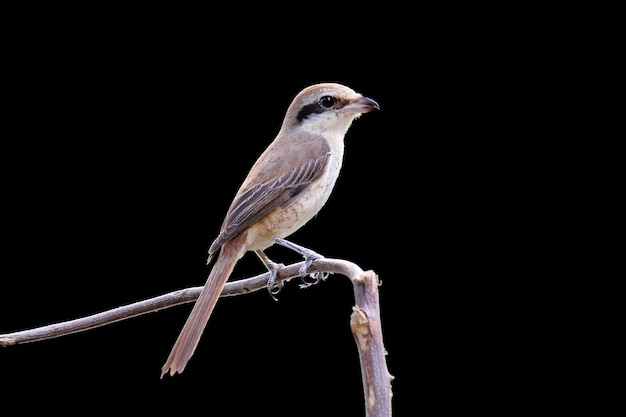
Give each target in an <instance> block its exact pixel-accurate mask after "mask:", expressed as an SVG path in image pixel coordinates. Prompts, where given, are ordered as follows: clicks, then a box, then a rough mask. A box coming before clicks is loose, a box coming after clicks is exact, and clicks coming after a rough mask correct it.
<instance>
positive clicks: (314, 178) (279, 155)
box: [161, 83, 378, 377]
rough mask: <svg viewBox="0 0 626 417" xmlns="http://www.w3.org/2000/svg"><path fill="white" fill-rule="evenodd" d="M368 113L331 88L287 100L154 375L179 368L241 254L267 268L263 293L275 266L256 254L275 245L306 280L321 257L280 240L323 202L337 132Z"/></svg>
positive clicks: (365, 104)
mask: <svg viewBox="0 0 626 417" xmlns="http://www.w3.org/2000/svg"><path fill="white" fill-rule="evenodd" d="M374 109H378V104H377V103H376V102H375V101H374V100H372V99H369V98H367V97H363V96H362V95H360V94H358V93H356V92H354V91H353V90H352V89H350V88H348V87H346V86H343V85H340V84H333V83H324V84H315V85H312V86H310V87H307V88H305V89H304V90H302V91H301V92H300V93H299V94H298V95H297V96H296V97H295V98H294V99H293V101H292V102H291V105H290V106H289V108H288V109H287V113H286V115H285V119H284V120H283V124H282V126H281V128H280V131H279V132H278V135H277V136H276V138H275V139H274V141H273V142H272V143H271V144H270V145H269V146H268V148H267V149H266V150H265V151H264V152H263V153H262V154H261V156H260V157H259V159H257V161H256V162H255V164H254V165H253V166H252V168H251V169H250V172H249V173H248V176H247V177H246V179H245V180H244V182H243V184H242V185H241V187H240V188H239V191H237V194H236V195H235V198H234V199H233V202H232V203H231V205H230V208H229V209H228V212H227V213H226V218H225V219H224V223H223V224H222V228H221V230H220V233H219V235H218V236H217V238H216V239H215V241H214V242H213V244H212V245H211V247H210V248H209V260H208V262H207V263H209V262H211V259H212V258H213V255H214V254H215V253H216V252H218V251H219V255H218V257H217V260H216V262H215V265H214V266H213V269H212V270H211V272H210V274H209V277H208V278H207V281H206V284H205V285H204V288H203V289H202V291H201V293H200V296H199V297H198V300H197V301H196V303H195V305H194V306H193V309H192V310H191V313H190V315H189V318H188V319H187V322H186V323H185V325H184V327H183V329H182V330H181V332H180V334H179V336H178V339H177V340H176V343H175V344H174V347H173V348H172V351H171V353H170V355H169V357H168V358H167V361H166V362H165V365H163V368H162V369H161V371H162V373H161V377H163V375H165V374H166V373H167V372H168V371H169V373H170V375H174V374H175V373H176V372H179V373H180V372H182V371H183V370H184V369H185V366H186V365H187V362H188V361H189V359H190V358H191V355H193V352H194V350H195V349H196V346H197V345H198V341H199V340H200V337H201V336H202V332H203V330H204V327H205V326H206V324H207V321H208V320H209V316H210V315H211V312H212V311H213V308H214V307H215V304H216V303H217V299H218V298H219V297H220V294H221V292H222V290H223V288H224V285H225V284H226V281H227V280H228V277H229V276H230V274H231V273H232V271H233V269H234V268H235V264H236V263H237V261H238V260H239V259H240V258H241V257H242V256H243V255H244V254H245V253H246V252H248V251H254V252H255V253H256V254H257V256H258V257H259V258H260V259H261V261H262V262H263V263H264V264H265V266H266V267H267V269H268V270H269V271H270V279H269V282H268V288H269V289H270V292H272V291H274V290H275V288H274V286H275V278H276V271H277V269H278V264H275V263H274V262H272V261H270V260H269V259H268V258H267V256H265V254H264V253H263V250H264V249H266V248H268V247H270V246H272V245H273V244H274V243H278V244H279V245H282V246H286V247H288V248H290V249H292V250H295V251H296V252H298V253H300V254H301V255H302V256H304V258H305V264H304V266H303V267H302V268H301V269H300V274H301V275H302V276H303V277H304V276H306V273H307V269H308V267H309V266H310V264H311V262H312V261H313V260H314V259H316V258H319V257H321V256H320V255H318V254H317V253H315V252H313V251H311V250H308V249H306V248H303V247H301V246H299V245H296V244H294V243H291V242H289V241H287V240H285V239H284V238H285V237H287V236H289V235H291V234H292V233H293V232H295V231H296V230H298V229H299V228H300V227H302V226H303V225H304V224H305V223H306V222H308V221H309V220H311V218H313V217H314V216H315V215H316V214H317V212H318V211H319V210H320V209H321V208H322V206H323V205H324V204H325V203H326V201H327V200H328V197H329V196H330V193H331V191H332V189H333V187H334V185H335V181H336V180H337V177H338V176H339V170H340V169H341V163H342V160H343V147H344V144H343V139H344V135H345V134H346V132H347V131H348V128H349V127H350V125H351V124H352V121H353V120H354V119H356V118H358V117H359V116H360V115H361V114H362V113H367V112H369V111H371V110H374Z"/></svg>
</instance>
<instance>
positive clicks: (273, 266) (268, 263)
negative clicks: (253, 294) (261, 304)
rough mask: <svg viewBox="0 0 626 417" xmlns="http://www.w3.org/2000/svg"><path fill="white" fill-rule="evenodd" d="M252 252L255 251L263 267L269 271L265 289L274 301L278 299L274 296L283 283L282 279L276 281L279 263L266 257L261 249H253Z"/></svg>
mask: <svg viewBox="0 0 626 417" xmlns="http://www.w3.org/2000/svg"><path fill="white" fill-rule="evenodd" d="M254 253H256V256H258V257H259V259H260V260H261V262H263V265H265V267H266V268H267V270H268V271H269V273H270V278H269V279H268V280H267V290H268V291H269V293H270V295H271V296H272V298H273V299H274V300H275V301H278V298H276V296H277V295H278V293H279V292H280V290H281V289H282V288H283V285H284V283H283V282H282V281H281V282H279V283H278V284H277V283H276V275H277V271H278V268H279V267H280V264H277V263H276V262H273V261H272V260H271V259H270V258H268V257H267V255H266V254H265V253H263V251H262V250H255V251H254Z"/></svg>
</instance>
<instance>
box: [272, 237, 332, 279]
mask: <svg viewBox="0 0 626 417" xmlns="http://www.w3.org/2000/svg"><path fill="white" fill-rule="evenodd" d="M276 243H278V244H279V245H281V246H284V247H286V248H289V249H291V250H293V251H295V252H298V253H299V254H300V255H302V256H303V257H304V264H303V265H302V267H300V271H299V272H300V277H301V278H302V284H300V288H307V287H310V286H311V285H314V284H317V283H318V282H320V280H324V279H326V278H328V273H318V272H315V273H313V274H311V278H313V279H314V280H315V281H313V282H309V281H306V276H307V271H308V270H309V267H310V266H311V264H312V263H313V261H314V260H316V259H320V258H323V257H324V256H322V255H320V254H319V253H317V252H315V251H312V250H311V249H307V248H305V247H304V246H300V245H296V244H295V243H293V242H290V241H288V240H285V239H283V238H280V237H278V238H276Z"/></svg>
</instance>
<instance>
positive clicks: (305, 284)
mask: <svg viewBox="0 0 626 417" xmlns="http://www.w3.org/2000/svg"><path fill="white" fill-rule="evenodd" d="M328 275H329V274H328V272H314V273H312V274H309V275H303V276H302V277H300V280H301V281H302V283H301V284H300V285H299V287H300V288H301V289H305V288H309V287H310V286H311V285H315V284H319V283H320V281H325V280H326V278H328ZM307 277H311V278H312V281H309V280H307Z"/></svg>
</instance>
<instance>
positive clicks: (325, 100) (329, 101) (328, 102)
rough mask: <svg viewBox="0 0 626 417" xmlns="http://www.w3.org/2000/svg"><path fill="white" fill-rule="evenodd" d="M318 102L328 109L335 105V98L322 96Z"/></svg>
mask: <svg viewBox="0 0 626 417" xmlns="http://www.w3.org/2000/svg"><path fill="white" fill-rule="evenodd" d="M319 103H320V106H322V107H323V108H325V109H330V108H332V107H333V106H334V105H335V103H336V100H335V98H334V97H331V96H324V97H322V98H320V101H319Z"/></svg>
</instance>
